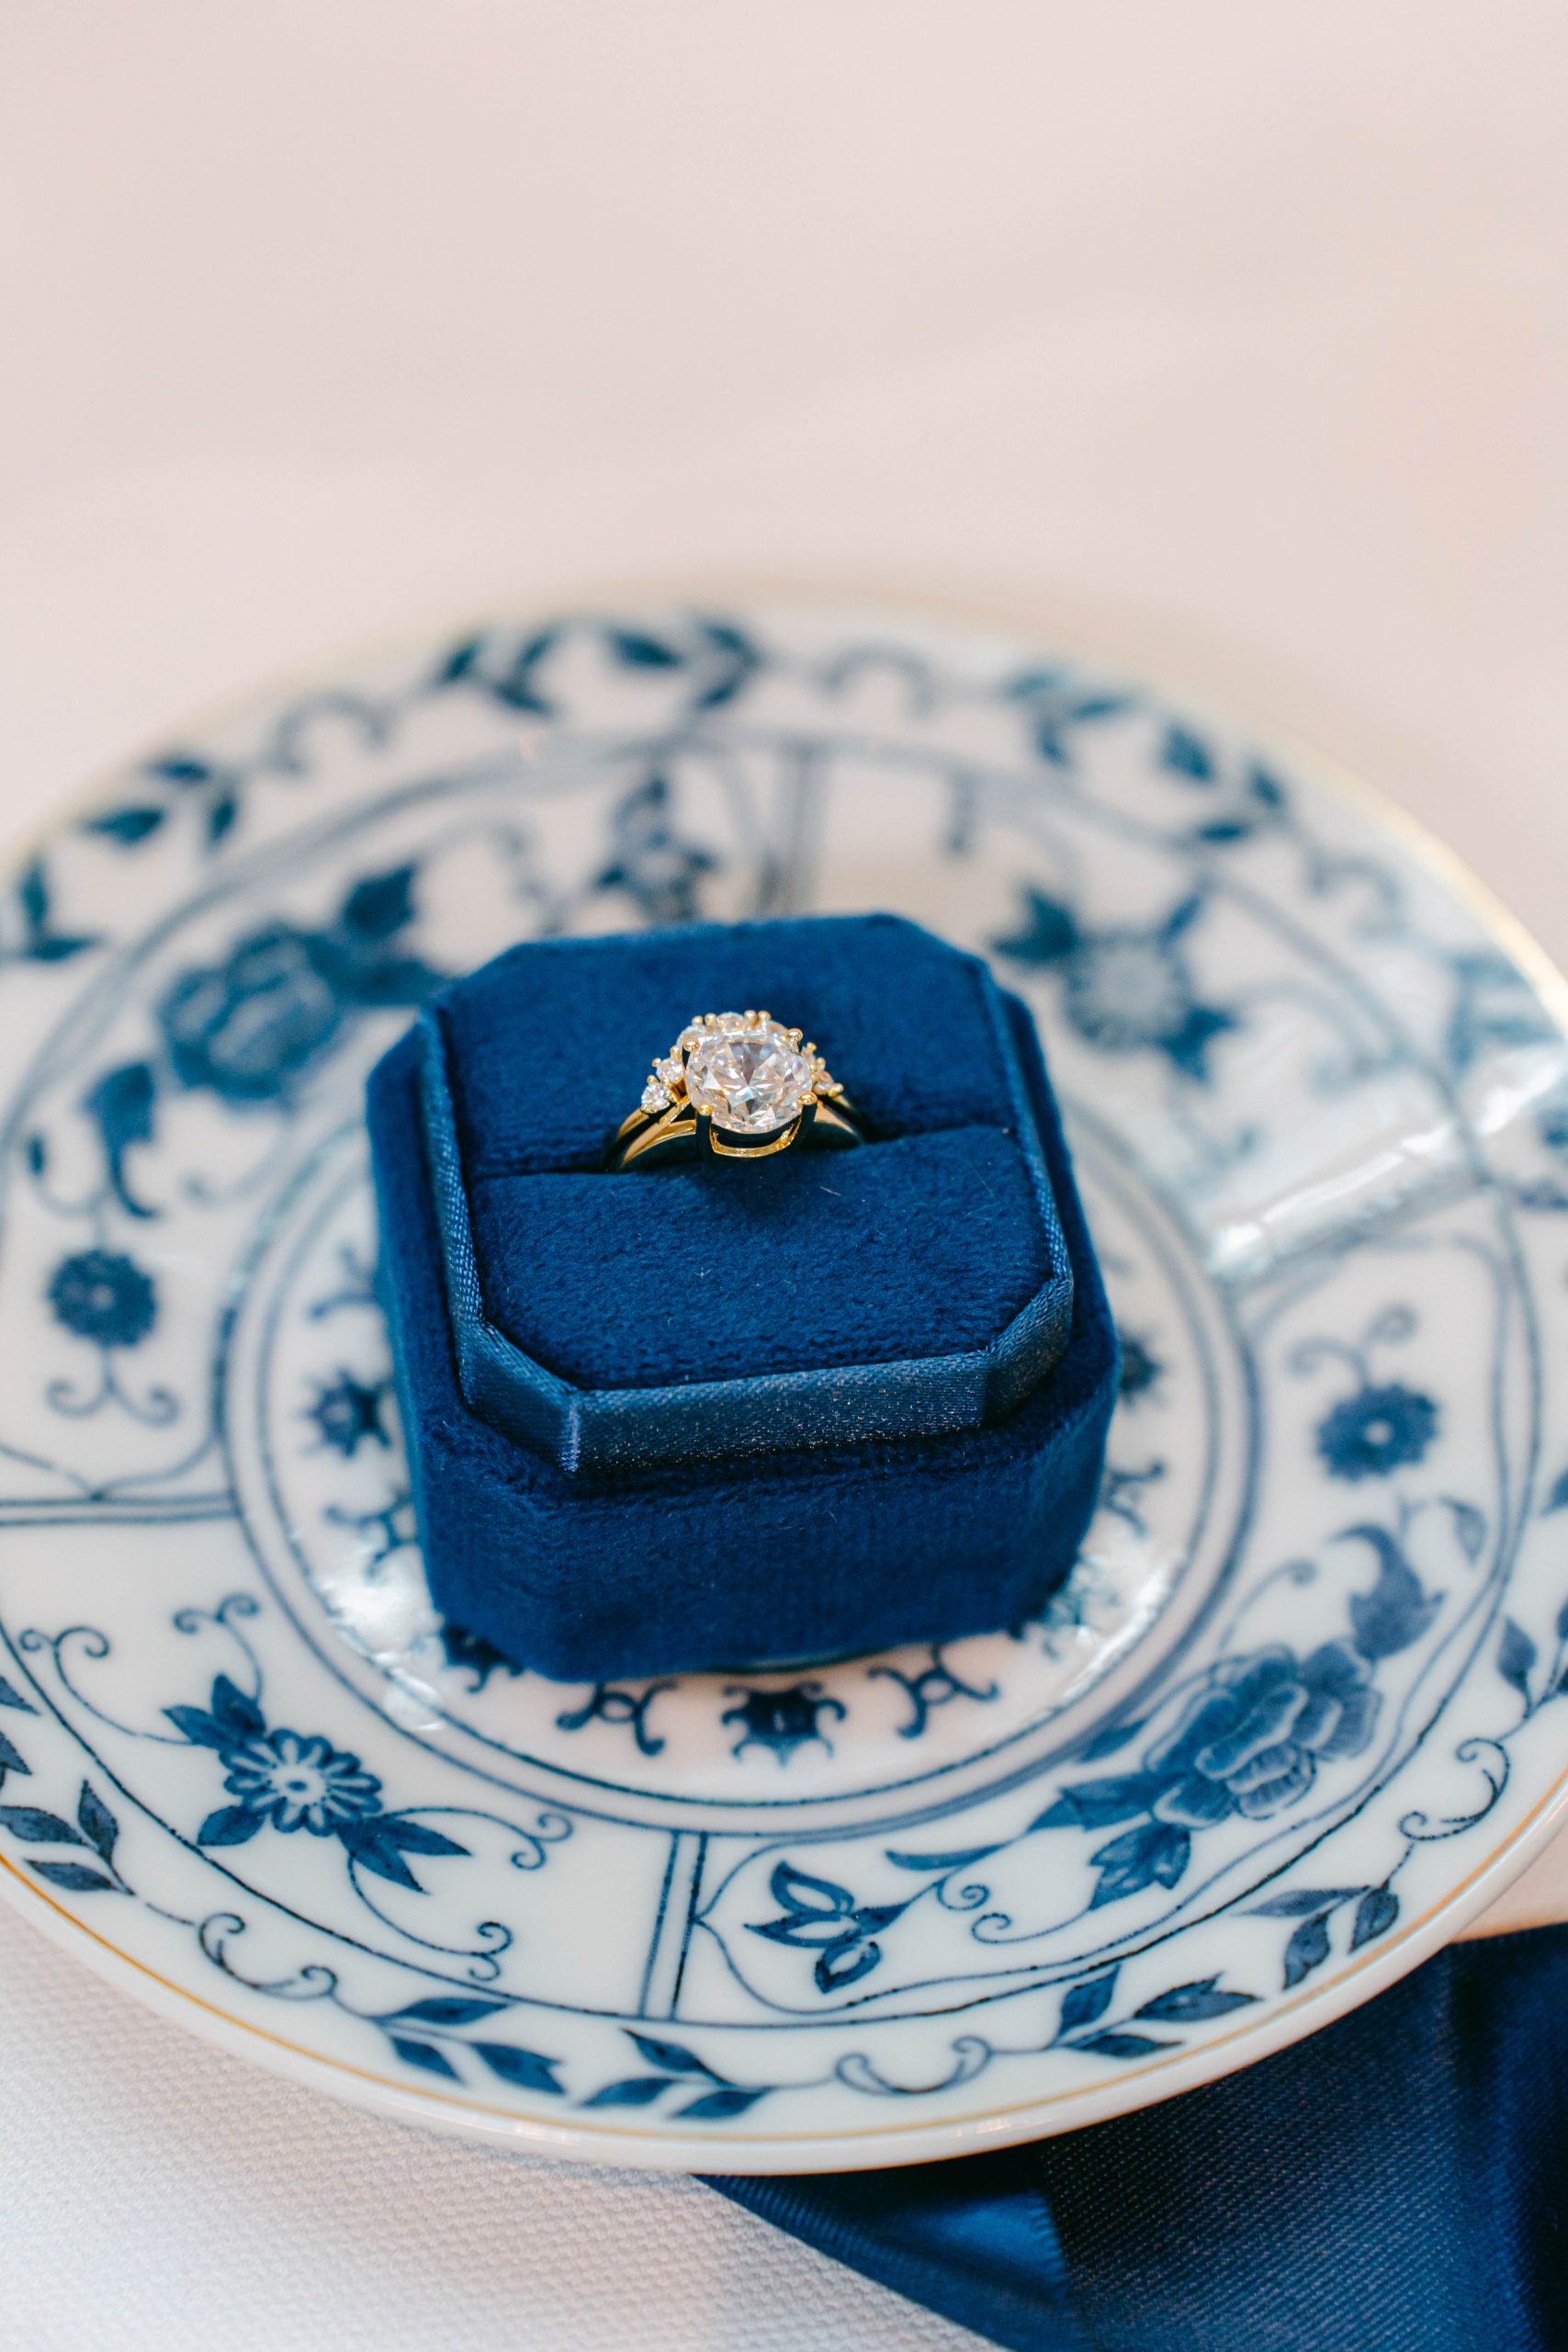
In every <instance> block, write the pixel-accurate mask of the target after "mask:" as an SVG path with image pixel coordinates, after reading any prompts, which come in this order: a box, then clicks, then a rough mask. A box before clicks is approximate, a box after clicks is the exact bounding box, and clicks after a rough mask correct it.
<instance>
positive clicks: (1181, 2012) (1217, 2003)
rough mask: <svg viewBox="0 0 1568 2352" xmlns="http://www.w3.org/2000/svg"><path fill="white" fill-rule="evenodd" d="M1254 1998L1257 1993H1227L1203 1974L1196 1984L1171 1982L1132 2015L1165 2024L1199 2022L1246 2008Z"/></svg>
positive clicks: (1225, 2015) (1222, 2016)
mask: <svg viewBox="0 0 1568 2352" xmlns="http://www.w3.org/2000/svg"><path fill="white" fill-rule="evenodd" d="M1257 1998H1258V1996H1257V1994H1256V1993H1227V1992H1225V1991H1224V1990H1223V1989H1222V1987H1221V1986H1220V1985H1218V1984H1217V1983H1216V1981H1215V1979H1214V1978H1213V1977H1212V1976H1205V1977H1203V1978H1201V1980H1200V1981H1199V1982H1198V1983H1196V1984H1192V1985H1172V1986H1171V1988H1170V1990H1169V1992H1168V1993H1156V1995H1155V1997H1154V1999H1153V2000H1152V2001H1145V2003H1144V2006H1143V2007H1142V2008H1141V2009H1134V2012H1133V2014H1134V2017H1140V2018H1154V2019H1155V2020H1156V2022H1158V2023H1161V2024H1164V2025H1199V2024H1201V2023H1202V2022H1203V2020H1204V2019H1205V2018H1228V2017H1229V2016H1230V2014H1231V2012H1232V2011H1233V2010H1234V2009H1245V2008H1247V2007H1250V2005H1251V2004H1252V2003H1253V2002H1254V2001H1255V2000H1256V1999H1257Z"/></svg>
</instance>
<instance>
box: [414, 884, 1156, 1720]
mask: <svg viewBox="0 0 1568 2352" xmlns="http://www.w3.org/2000/svg"><path fill="white" fill-rule="evenodd" d="M898 928H901V929H902V928H907V927H904V926H900V927H898ZM492 969H493V967H492ZM456 993H457V994H458V995H460V994H461V991H457V992H456ZM998 1003H999V1004H1000V1006H1001V1008H1002V1012H1001V1015H1000V1017H1001V1018H1002V1019H1003V1020H1004V1021H1005V1023H1006V1028H1007V1035H1008V1038H1009V1042H1010V1047H1011V1052H1012V1055H1013V1056H1014V1057H1016V1063H1017V1067H1018V1069H1019V1070H1020V1071H1021V1082H1022V1085H1023V1088H1024V1090H1025V1098H1026V1110H1025V1115H1028V1116H1031V1117H1032V1121H1033V1124H1034V1126H1035V1129H1036V1132H1037V1136H1038V1140H1039V1147H1040V1149H1041V1152H1042V1153H1043V1164H1044V1169H1045V1172H1046V1177H1047V1181H1048V1182H1049V1185H1050V1189H1051V1193H1052V1194H1053V1197H1054V1200H1055V1206H1056V1210H1057V1212H1058V1214H1059V1216H1060V1220H1061V1230H1062V1235H1063V1240H1064V1243H1065V1246H1066V1252H1067V1256H1068V1259H1069V1261H1070V1263H1071V1266H1072V1270H1073V1306H1072V1323H1071V1328H1070V1330H1069V1334H1068V1338H1067V1343H1066V1348H1065V1349H1064V1351H1063V1352H1062V1354H1061V1356H1060V1358H1059V1360H1058V1361H1057V1363H1055V1367H1054V1369H1053V1371H1052V1372H1051V1374H1050V1375H1049V1377H1048V1378H1047V1379H1046V1380H1045V1381H1044V1382H1043V1384H1042V1385H1041V1386H1040V1387H1039V1388H1038V1389H1037V1390H1036V1391H1035V1392H1034V1393H1033V1394H1032V1396H1031V1397H1028V1398H1026V1400H1025V1401H1024V1402H1023V1403H1022V1404H1021V1406H1020V1407H1019V1408H1017V1410H1016V1411H1014V1412H1012V1413H1011V1414H1010V1415H1009V1416H1008V1417H1007V1418H1006V1419H1004V1420H1002V1421H1001V1422H999V1423H998V1425H997V1426H996V1427H994V1428H987V1429H977V1430H961V1431H959V1432H957V1433H956V1434H953V1435H946V1436H939V1437H923V1438H919V1439H912V1440H908V1441H905V1442H865V1443H860V1444H849V1445H846V1444H829V1443H821V1444H818V1445H815V1446H810V1447H803V1448H801V1449H798V1450H796V1451H794V1452H787V1453H760V1454H757V1455H754V1456H746V1455H735V1456H731V1457H729V1458H728V1459H726V1460H723V1461H721V1462H708V1461H699V1462H696V1463H694V1464H692V1465H690V1466H687V1467H676V1468H669V1469H661V1470H648V1471H636V1472H626V1473H625V1474H619V1475H614V1476H604V1475H598V1474H594V1473H591V1472H588V1471H584V1472H582V1473H581V1474H580V1475H573V1474H571V1473H570V1472H568V1471H565V1470H562V1469H560V1468H558V1466H557V1465H556V1464H554V1463H553V1462H550V1461H548V1460H547V1459H545V1458H544V1456H543V1455H542V1454H540V1453H536V1452H535V1451H534V1450H533V1449H532V1448H531V1447H530V1446H527V1445H525V1444H521V1443H519V1442H517V1441H516V1440H515V1439H514V1438H513V1437H512V1436H510V1435H507V1434H503V1433H502V1430H499V1429H497V1428H496V1427H495V1426H493V1425H492V1422H491V1419H487V1418H484V1417H483V1416H481V1414H480V1413H479V1411H478V1410H476V1409H475V1408H474V1407H473V1406H472V1405H470V1403H469V1402H468V1399H467V1398H466V1397H464V1395H463V1394H462V1390H461V1386H460V1383H459V1378H458V1373H457V1363H456V1358H455V1353H454V1342H453V1337H452V1326H451V1318H450V1317H449V1314H448V1308H447V1300H446V1290H445V1269H444V1261H443V1259H442V1253H441V1246H440V1238H439V1234H438V1231H437V1227H436V1219H435V1210H434V1202H433V1198H432V1189H431V1185H430V1183H429V1182H428V1181H427V1179H426V1173H425V1170H426V1159H425V1153H424V1139H423V1126H422V1123H421V1115H420V1091H419V1084H418V1070H417V1059H418V1056H417V1047H416V1046H415V1044H414V1042H413V1041H412V1040H410V1039H405V1040H404V1041H403V1042H402V1043H401V1044H400V1045H399V1046H396V1047H394V1048H393V1050H392V1052H391V1053H390V1054H389V1055H388V1056H387V1057H385V1058H384V1059H383V1061H382V1062H381V1063H380V1065H379V1066H378V1069H377V1071H376V1073H375V1074H374V1076H373V1078H372V1081H371V1087H370V1097H369V1119H370V1134H371V1144H372V1151H373V1157H374V1161H375V1169H376V1182H377V1195H378V1206H379V1213H380V1227H381V1253H382V1254H381V1288H382V1293H383V1298H384V1302H385V1305H386V1307H387V1314H388V1325H389V1332H390V1335H391V1340H392V1351H393V1360H394V1364H395V1367H396V1371H397V1375H398V1385H399V1397H400V1407H401V1412H402V1420H403V1427H404V1430H405V1432H406V1434H407V1439H408V1444H409V1454H410V1465H411V1471H412V1479H413V1487H414V1495H415V1500H416V1506H417V1510H418V1515H419V1522H420V1528H421V1533H422V1537H423V1547H424V1557H425V1566H426V1571H427V1574H428V1576H429V1579H430V1585H431V1590H432V1593H433V1594H434V1598H435V1600H436V1602H437V1604H438V1606H439V1607H440V1608H441V1609H442V1610H443V1611H445V1613H446V1615H447V1616H448V1617H449V1618H451V1619H452V1620H453V1621H454V1622H455V1623H457V1624H458V1625H460V1626H462V1627H464V1628H465V1629H466V1630H467V1631H468V1632H469V1633H472V1634H480V1635H482V1636H483V1637H484V1638H486V1639H487V1640H489V1641H491V1642H492V1643H493V1644H494V1645H495V1646H496V1647H497V1648H498V1649H501V1650H502V1651H503V1652H504V1653H505V1654H506V1655H508V1656H510V1657H516V1658H519V1659H521V1660H524V1661H525V1662H526V1663H527V1664H529V1665H531V1666H534V1667H536V1668H538V1669H539V1670H541V1671H542V1672H544V1673H547V1674H552V1675H556V1676H558V1677H559V1678H561V1679H578V1680H590V1681H597V1680H600V1679H608V1678H611V1677H615V1676H620V1675H650V1674H658V1673H660V1672H663V1671H666V1670H678V1669H680V1668H691V1667H693V1666H695V1665H699V1664H704V1663H718V1664H723V1663H725V1662H726V1661H728V1660H732V1659H735V1658H737V1657H744V1658H750V1659H753V1660H760V1659H767V1658H771V1657H776V1658H784V1659H795V1658H801V1657H814V1656H816V1657H820V1656H825V1655H829V1654H832V1653H835V1652H840V1651H853V1650H863V1649H874V1648H878V1647H882V1646H885V1645H890V1644H892V1643H894V1642H897V1641H904V1640H944V1639H950V1638H953V1637H954V1636H956V1635H958V1634H964V1633H973V1632H978V1631H982V1630H987V1629H989V1628H992V1627H995V1626H998V1625H1008V1624H1013V1623H1019V1622H1021V1620H1023V1619H1024V1618H1026V1617H1028V1616H1030V1615H1032V1614H1033V1613H1034V1612H1035V1611H1037V1610H1038V1608H1039V1607H1040V1606H1041V1605H1042V1603H1043V1600H1044V1599H1045V1598H1046V1597H1047V1595H1048V1594H1049V1593H1050V1591H1051V1590H1052V1589H1054V1588H1055V1585H1056V1584H1057V1583H1059V1582H1060V1580H1061V1578H1062V1577H1063V1576H1064V1575H1065V1574H1066V1570H1067V1568H1068V1567H1069V1566H1070V1565H1071V1562H1072V1559H1073V1557H1074V1555H1075V1553H1076V1550H1077V1544H1078V1540H1079V1537H1080V1535H1081V1533H1082V1531H1083V1529H1084V1527H1085V1526H1086V1524H1087V1523H1088V1521H1089V1516H1090V1514H1091V1512H1092V1510H1093V1507H1094V1501H1095V1497H1096V1493H1097V1490H1098V1485H1099V1478H1100V1465H1101V1462H1102V1458H1103V1453H1104V1445H1105V1433H1106V1427H1107V1424H1108V1421H1109V1419H1110V1414H1111V1407H1112V1405H1113V1403H1114V1391H1115V1377H1116V1340H1115V1333H1114V1329H1113V1328H1112V1325H1111V1314H1110V1308H1109V1306H1108V1304H1107V1301H1106V1298H1105V1294H1104V1290H1103V1287H1102V1285H1101V1283H1100V1276H1099V1272H1098V1269H1097V1268H1096V1265H1095V1262H1094V1255H1093V1250H1092V1245H1091V1244H1090V1241H1089V1234H1088V1229H1087V1227H1086V1225H1085V1222H1084V1218H1083V1213H1082V1209H1081V1207H1080V1205H1079V1204H1078V1200H1077V1192H1076V1189H1075V1187H1074V1184H1073V1181H1072V1171H1071V1166H1070V1162H1069V1160H1068V1157H1067V1150H1066V1143H1065V1141H1064V1139H1063V1136H1062V1132H1061V1127H1060V1125H1059V1122H1058V1120H1057V1116H1056V1112H1055V1104H1054V1103H1053V1101H1052V1098H1051V1093H1050V1088H1049V1084H1048V1081H1047V1080H1046V1077H1045V1072H1044V1067H1043V1062H1042V1060H1041V1057H1040V1051H1039V1046H1038V1042H1037V1040H1036V1039H1035V1036H1034V1032H1033V1024H1032V1022H1031V1021H1030V1019H1029V1016H1028V1014H1027V1012H1025V1011H1024V1009H1023V1008H1022V1007H1021V1005H1018V1004H1017V1003H1015V1002H1014V1001H1012V1000H1010V999H1008V998H1005V997H998ZM879 1150H880V1147H869V1148H868V1149H867V1151H866V1153H865V1154H864V1155H863V1157H866V1158H870V1157H872V1156H873V1154H874V1153H875V1152H877V1151H879ZM594 1181H596V1182H602V1183H603V1184H604V1185H605V1186H606V1187H610V1186H615V1188H616V1189H617V1191H618V1193H621V1194H622V1195H624V1196H626V1199H627V1213H628V1214H631V1213H633V1212H634V1211H635V1209H636V1205H637V1196H638V1194H639V1189H640V1188H641V1187H643V1186H645V1185H646V1186H649V1187H651V1186H653V1185H655V1184H657V1183H660V1182H662V1179H660V1178H656V1177H653V1176H649V1177H646V1178H642V1177H636V1176H626V1177H602V1178H599V1179H597V1180H594ZM909 1214H910V1216H911V1217H913V1216H915V1215H916V1209H915V1207H914V1204H910V1205H909ZM566 1239H567V1240H570V1237H566ZM601 1311H602V1312H603V1313H604V1314H605V1315H606V1316H609V1315H613V1314H614V1313H615V1311H616V1306H615V1301H614V1300H613V1299H612V1298H610V1297H609V1296H608V1295H606V1296H605V1297H604V1299H603V1300H602V1302H601ZM822 1390H823V1408H822V1409H823V1416H824V1427H825V1428H828V1429H830V1428H831V1427H833V1426H834V1419H833V1417H834V1415H835V1414H836V1412H837V1410H838V1405H837V1399H836V1397H835V1394H834V1390H833V1385H832V1375H831V1374H825V1375H824V1376H823V1382H822ZM728 1527H740V1528H743V1529H744V1531H745V1532H744V1542H743V1544H739V1545H737V1544H728V1543H726V1542H724V1541H723V1540H722V1532H723V1531H724V1530H725V1529H726V1528H728Z"/></svg>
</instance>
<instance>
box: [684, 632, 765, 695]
mask: <svg viewBox="0 0 1568 2352" xmlns="http://www.w3.org/2000/svg"><path fill="white" fill-rule="evenodd" d="M699 627H700V628H701V629H702V632H703V635H704V636H705V638H706V639H707V641H708V644H709V645H710V646H711V648H712V649H713V650H714V652H715V653H716V654H718V655H720V656H721V657H722V658H723V661H724V663H725V667H724V668H723V669H722V670H721V671H720V673H719V674H718V676H717V677H716V678H715V679H713V680H712V681H711V682H710V683H709V684H707V685H706V686H705V688H704V689H703V691H702V693H701V694H700V695H696V696H695V698H694V702H693V705H692V707H693V709H694V710H717V709H718V708H719V707H721V706H722V705H723V704H725V703H728V702H733V701H734V699H735V697H736V695H738V694H739V692H740V689H741V687H742V686H743V685H744V684H746V682H747V680H748V679H749V678H750V675H751V673H752V672H753V671H754V670H755V669H756V668H757V667H758V663H759V661H760V658H761V657H760V656H759V654H758V652H757V649H756V647H755V646H754V645H753V644H752V643H751V641H750V639H749V638H747V637H744V636H742V634H741V632H740V631H739V629H738V628H731V627H730V625H729V624H728V622H727V621H711V620H708V621H703V622H701V623H699Z"/></svg>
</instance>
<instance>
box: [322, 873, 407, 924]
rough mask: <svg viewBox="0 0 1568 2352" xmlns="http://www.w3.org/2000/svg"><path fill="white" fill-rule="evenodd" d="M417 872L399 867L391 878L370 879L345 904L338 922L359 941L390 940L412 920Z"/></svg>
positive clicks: (359, 883)
mask: <svg viewBox="0 0 1568 2352" xmlns="http://www.w3.org/2000/svg"><path fill="white" fill-rule="evenodd" d="M417 871H418V869H417V867H415V866H412V865H396V866H394V867H393V868H392V869H391V871H390V872H389V873H388V874H371V875H367V876H366V877H365V879H364V881H362V882H356V883H355V886H354V888H353V889H352V890H351V891H350V892H349V894H348V896H347V898H346V899H344V902H343V907H342V910H341V911H340V913H339V916H338V921H339V922H341V923H342V925H343V927H344V930H345V931H351V932H353V933H354V934H355V937H356V938H358V939H390V938H391V936H392V934H393V933H394V932H398V931H401V930H402V928H403V926H404V925H405V923H407V922H410V921H412V916H413V885H414V876H415V874H416V873H417Z"/></svg>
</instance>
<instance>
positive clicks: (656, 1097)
mask: <svg viewBox="0 0 1568 2352" xmlns="http://www.w3.org/2000/svg"><path fill="white" fill-rule="evenodd" d="M642 1107H643V1109H644V1110H645V1111H667V1110H668V1109H669V1108H670V1094H669V1090H668V1089H667V1088H665V1087H662V1086H660V1083H659V1080H657V1079H656V1078H650V1079H649V1081H648V1084H647V1085H646V1086H645V1087H644V1088H643V1090H642Z"/></svg>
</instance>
